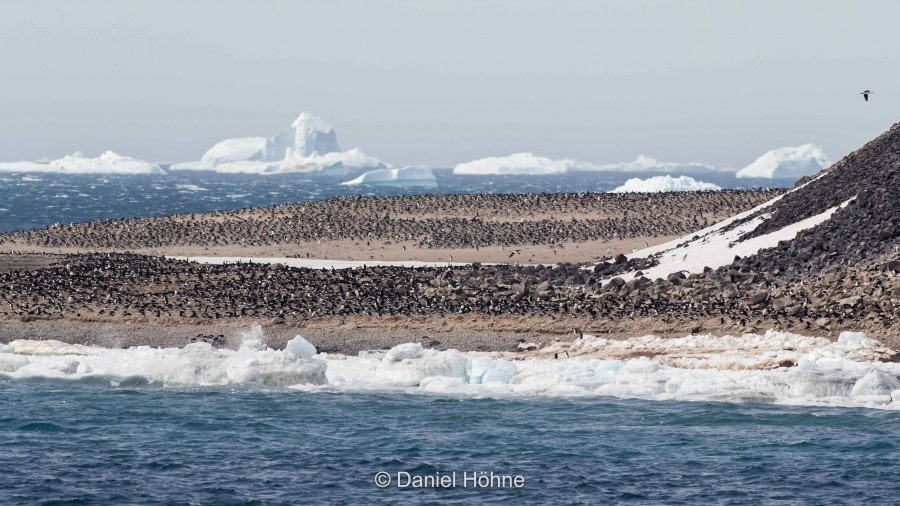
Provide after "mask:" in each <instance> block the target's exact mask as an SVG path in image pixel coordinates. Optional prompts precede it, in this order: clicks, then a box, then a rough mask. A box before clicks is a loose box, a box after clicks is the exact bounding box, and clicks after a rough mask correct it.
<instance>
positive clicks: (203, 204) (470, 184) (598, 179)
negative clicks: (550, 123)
mask: <svg viewBox="0 0 900 506" xmlns="http://www.w3.org/2000/svg"><path fill="white" fill-rule="evenodd" d="M434 173H435V176H436V178H437V183H438V186H437V187H436V188H415V187H412V188H405V187H396V186H342V185H341V184H340V183H341V182H343V181H346V180H347V179H348V178H347V177H329V176H313V177H310V176H305V175H301V174H285V175H271V176H260V175H256V174H219V173H215V172H194V171H185V172H181V171H172V172H169V173H168V174H166V175H121V174H110V175H82V174H44V173H6V174H0V233H2V232H9V231H13V230H23V229H30V228H38V227H47V226H50V225H53V224H54V223H60V224H68V223H72V222H81V221H91V220H101V219H115V218H132V217H139V216H163V215H168V214H180V213H197V212H205V211H214V210H225V209H240V208H246V207H264V206H271V205H275V204H285V203H289V202H305V201H312V200H323V199H328V198H332V197H337V196H341V195H375V196H389V195H419V194H426V193H454V194H457V193H487V194H494V193H557V192H585V191H592V192H606V191H609V190H612V189H613V188H616V187H617V186H619V185H621V184H623V183H624V182H625V181H626V180H628V179H629V178H633V177H640V178H647V177H652V176H655V175H659V174H658V173H616V172H575V173H570V174H565V175H554V176H454V175H453V174H452V173H451V172H450V171H449V170H446V169H444V170H435V171H434ZM694 178H695V179H698V180H702V181H705V182H709V183H714V184H717V185H719V186H721V187H722V188H764V187H773V188H775V187H790V186H793V180H779V179H774V180H773V179H737V178H736V177H734V174H731V173H721V174H719V173H714V174H703V175H702V176H698V175H694Z"/></svg>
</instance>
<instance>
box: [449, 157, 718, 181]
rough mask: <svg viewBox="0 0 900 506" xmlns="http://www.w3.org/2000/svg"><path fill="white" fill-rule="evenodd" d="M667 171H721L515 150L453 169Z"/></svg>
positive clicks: (640, 160)
mask: <svg viewBox="0 0 900 506" xmlns="http://www.w3.org/2000/svg"><path fill="white" fill-rule="evenodd" d="M578 171H582V172H586V171H598V172H667V173H673V172H674V173H695V172H718V171H719V169H717V168H715V167H713V166H711V165H706V164H703V163H694V162H688V163H681V162H662V161H659V160H657V159H655V158H652V157H649V156H646V155H640V156H638V157H637V159H635V160H634V161H631V162H624V163H613V164H606V165H599V164H595V163H591V162H583V161H580V160H573V159H571V158H563V159H561V160H552V159H550V158H545V157H543V156H538V155H535V154H534V153H515V154H512V155H509V156H491V157H487V158H481V159H479V160H473V161H471V162H466V163H461V164H459V165H457V166H456V167H454V168H453V173H454V174H457V175H482V176H486V175H493V176H498V175H519V176H536V175H550V174H566V173H569V172H578Z"/></svg>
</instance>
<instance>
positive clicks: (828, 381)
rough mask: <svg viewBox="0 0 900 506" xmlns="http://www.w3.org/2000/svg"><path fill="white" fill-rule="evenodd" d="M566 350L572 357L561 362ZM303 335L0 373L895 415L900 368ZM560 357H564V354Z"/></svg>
mask: <svg viewBox="0 0 900 506" xmlns="http://www.w3.org/2000/svg"><path fill="white" fill-rule="evenodd" d="M562 349H565V350H566V351H567V354H568V356H569V358H565V359H554V358H553V356H554V355H555V354H556V353H557V352H558V351H560V350H562ZM314 352H315V351H314V347H313V346H312V344H311V343H309V342H307V341H306V340H305V339H303V338H301V337H299V336H298V337H296V338H294V339H293V340H291V341H290V342H289V343H288V345H287V347H286V349H285V350H274V349H272V348H270V347H268V346H266V345H265V344H264V340H263V335H262V329H261V328H259V327H254V328H252V329H250V330H249V331H248V332H247V333H246V334H245V335H244V336H243V340H242V341H241V343H240V345H239V347H238V348H237V349H216V348H213V347H212V346H210V345H209V344H206V343H193V344H189V345H187V346H185V347H184V348H150V347H147V346H139V347H135V348H128V349H108V348H101V347H95V346H84V345H72V344H66V343H61V342H59V341H23V340H19V341H13V342H11V343H9V344H6V345H2V344H0V376H2V377H5V378H10V379H29V378H49V379H68V380H88V381H96V380H98V379H100V380H105V381H108V382H110V383H111V384H113V385H124V384H132V385H135V384H141V383H153V384H160V385H165V386H216V385H234V384H256V385H265V386H277V387H283V386H291V387H293V388H297V389H299V390H304V391H310V390H312V391H315V390H316V389H321V388H328V389H329V390H337V391H398V390H399V391H404V392H428V393H437V394H442V395H454V396H464V397H470V396H474V397H485V396H489V397H506V396H616V397H637V398H643V399H656V400H670V399H677V400H691V401H729V402H747V401H752V402H773V403H781V404H798V405H817V406H818V405H829V406H860V407H878V408H884V409H898V410H900V380H898V376H900V364H898V363H895V362H891V361H890V360H892V358H893V356H894V352H892V351H891V350H889V349H887V348H885V347H884V346H882V345H881V343H879V342H878V341H876V340H874V339H871V338H869V337H867V336H865V335H864V334H859V333H853V334H849V333H848V334H846V335H844V336H843V338H842V339H841V340H839V341H838V342H833V341H830V340H828V339H825V338H822V337H810V336H801V335H796V334H790V333H784V332H776V331H769V332H766V333H765V334H745V335H740V336H711V335H690V336H684V337H680V338H674V339H673V338H662V337H657V336H643V337H635V338H630V339H624V340H614V339H604V338H602V337H595V336H591V335H585V336H584V337H583V338H581V339H578V340H576V341H574V342H572V343H564V342H556V343H554V344H552V345H551V346H548V347H547V348H543V349H540V350H537V351H534V352H515V353H512V352H510V353H489V354H486V353H476V352H470V353H461V352H458V351H455V350H448V351H439V350H433V349H425V348H423V347H422V345H421V344H418V343H407V344H401V345H398V346H395V347H393V348H391V349H390V350H387V351H382V352H365V353H360V354H359V355H358V356H344V355H337V354H334V355H332V354H327V353H322V354H317V355H315V356H313V354H314ZM557 356H558V355H557Z"/></svg>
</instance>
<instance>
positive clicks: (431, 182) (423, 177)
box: [341, 167, 437, 188]
mask: <svg viewBox="0 0 900 506" xmlns="http://www.w3.org/2000/svg"><path fill="white" fill-rule="evenodd" d="M341 184H342V185H346V186H358V185H371V186H381V185H385V186H424V187H429V188H434V187H436V186H437V180H436V179H435V177H434V173H433V172H431V169H429V168H426V167H402V168H399V169H378V170H371V171H368V172H366V173H365V174H362V175H361V176H359V177H357V178H356V179H351V180H350V181H345V182H343V183H341Z"/></svg>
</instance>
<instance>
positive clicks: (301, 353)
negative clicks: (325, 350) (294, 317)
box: [284, 336, 316, 358]
mask: <svg viewBox="0 0 900 506" xmlns="http://www.w3.org/2000/svg"><path fill="white" fill-rule="evenodd" d="M284 349H286V350H287V351H289V352H291V353H293V354H294V355H297V356H298V357H302V358H312V357H313V355H315V354H316V347H315V346H313V345H312V343H310V342H309V341H307V340H306V339H303V337H302V336H295V337H294V338H293V339H291V340H290V341H288V343H287V346H285V348H284Z"/></svg>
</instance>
